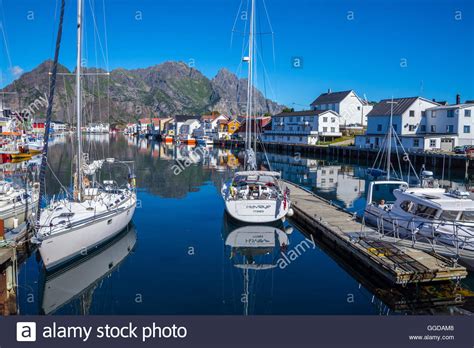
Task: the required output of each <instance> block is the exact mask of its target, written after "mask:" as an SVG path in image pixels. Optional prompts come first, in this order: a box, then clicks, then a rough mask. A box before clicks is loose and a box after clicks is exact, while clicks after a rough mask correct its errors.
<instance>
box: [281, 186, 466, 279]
mask: <svg viewBox="0 0 474 348" xmlns="http://www.w3.org/2000/svg"><path fill="white" fill-rule="evenodd" d="M285 184H286V186H287V187H288V188H289V189H290V190H291V201H292V204H293V210H294V212H295V215H294V217H293V219H295V220H296V221H297V222H298V224H299V225H301V226H302V227H303V228H305V229H307V231H308V232H310V233H320V234H321V236H322V237H324V239H326V240H328V241H329V242H330V244H332V245H333V246H334V247H335V248H339V249H341V252H343V253H348V255H351V256H352V257H354V258H355V259H356V260H357V261H358V262H361V263H362V264H363V265H365V266H366V267H367V269H368V270H369V269H370V270H373V271H375V272H377V273H378V275H379V276H382V277H383V278H385V279H386V280H388V281H389V282H391V283H393V284H399V285H406V284H410V283H427V282H435V281H449V280H460V279H463V278H465V277H466V276H467V270H466V268H465V267H463V266H461V265H459V264H457V263H455V262H454V261H452V260H450V259H448V258H446V257H443V256H441V255H437V254H435V253H430V252H427V251H423V250H418V249H415V248H411V247H407V246H400V245H397V244H395V243H391V242H390V241H387V240H383V239H381V238H377V237H380V236H381V234H380V233H379V232H378V231H376V230H374V229H372V228H369V227H366V226H364V225H363V224H362V223H360V222H358V221H357V220H356V219H355V217H354V216H353V215H351V214H350V213H348V212H346V211H344V210H343V209H341V208H338V207H336V206H334V205H332V204H330V202H327V201H325V200H323V199H322V198H320V197H318V196H316V195H315V194H313V193H311V192H309V191H307V190H305V189H302V188H300V187H299V186H296V185H294V184H292V183H290V182H285Z"/></svg>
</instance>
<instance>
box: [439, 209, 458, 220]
mask: <svg viewBox="0 0 474 348" xmlns="http://www.w3.org/2000/svg"><path fill="white" fill-rule="evenodd" d="M458 215H459V211H456V210H443V212H442V213H441V215H440V216H439V218H440V219H441V220H447V221H455V220H457V219H458Z"/></svg>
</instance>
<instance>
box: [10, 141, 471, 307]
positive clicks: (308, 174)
mask: <svg viewBox="0 0 474 348" xmlns="http://www.w3.org/2000/svg"><path fill="white" fill-rule="evenodd" d="M88 141H89V147H88V148H89V150H90V152H91V153H95V154H97V156H101V155H105V156H114V157H117V158H120V159H123V160H125V159H128V160H134V161H135V166H136V167H135V169H136V173H137V178H138V179H137V181H138V186H139V191H138V197H139V200H140V204H139V207H138V208H137V210H136V213H135V216H134V218H133V225H132V226H130V227H129V230H128V231H124V232H123V233H122V234H121V235H120V236H119V237H118V238H117V239H116V240H114V241H112V242H111V244H110V245H108V246H106V247H105V248H103V249H101V250H99V251H98V252H97V254H95V255H92V256H91V257H89V259H87V260H85V261H83V262H82V263H80V264H78V265H72V267H70V268H69V269H67V270H64V271H63V272H62V273H61V274H59V275H58V274H56V275H48V276H46V275H45V274H44V271H43V270H42V267H41V263H40V261H39V257H38V256H37V255H36V253H33V254H32V255H31V256H30V257H29V258H28V260H27V261H26V262H25V263H24V264H22V266H21V270H20V274H19V284H20V288H19V296H18V298H19V299H18V301H19V307H20V312H21V314H36V313H45V312H46V313H49V310H48V309H47V308H46V307H47V301H46V300H45V299H48V301H51V300H50V299H51V296H56V295H55V294H57V293H60V294H62V295H61V296H59V295H58V296H56V297H55V299H54V301H56V302H57V303H55V305H54V310H53V311H52V313H55V314H85V313H89V314H193V315H194V314H196V315H198V314H235V315H244V314H259V315H260V314H262V315H263V314H335V315H337V314H384V315H385V314H394V313H409V314H414V313H459V312H461V313H462V312H464V311H466V310H468V311H470V310H472V307H473V305H472V301H471V300H469V299H468V298H467V299H466V298H464V297H463V300H462V301H461V302H453V301H452V298H453V297H454V296H455V295H456V294H457V293H458V292H459V291H460V290H459V288H457V289H456V288H455V284H451V283H446V284H442V285H438V286H425V287H423V286H420V287H415V288H393V287H391V286H390V285H388V284H385V283H384V282H383V281H381V280H380V279H376V278H373V274H371V273H370V272H367V271H365V270H364V269H360V268H359V267H358V265H357V264H354V261H353V260H351V259H348V258H347V256H346V255H343V254H342V255H341V254H340V252H335V251H334V250H332V249H331V248H328V247H326V246H325V245H324V244H321V243H320V242H319V241H317V240H316V245H315V246H314V247H313V244H312V243H310V242H309V241H308V240H307V238H309V237H308V235H305V234H303V231H300V229H298V227H297V226H294V225H292V222H291V221H287V222H285V224H284V225H283V226H276V227H275V228H278V229H279V230H282V231H285V230H286V232H291V230H292V233H291V234H288V235H287V238H288V241H289V245H288V246H280V244H279V243H278V241H277V242H276V243H275V246H274V247H269V248H265V249H264V248H253V249H252V248H246V249H245V248H240V249H239V248H232V247H230V246H226V245H225V241H226V239H227V237H228V236H229V234H231V233H232V232H233V231H235V230H237V229H239V228H244V229H245V228H247V229H250V230H251V229H252V227H248V226H242V225H239V224H236V223H235V222H234V221H230V219H228V218H227V217H226V216H225V214H224V203H223V200H222V198H221V197H220V194H219V190H220V185H221V183H222V182H223V181H224V180H225V179H226V178H228V177H229V175H230V170H229V167H233V166H235V165H236V164H237V163H238V154H237V153H236V152H235V151H232V150H231V149H230V150H229V149H228V150H225V149H213V150H210V153H209V154H207V153H206V152H204V151H196V149H190V148H184V147H181V148H179V147H172V146H164V145H160V144H157V143H150V142H147V141H145V140H140V141H137V140H136V139H133V138H125V137H123V136H117V137H111V138H110V139H109V136H108V135H106V136H97V137H93V138H92V137H91V138H90V139H88ZM72 158H73V156H72V153H71V149H70V148H69V145H68V141H67V139H64V140H63V141H61V140H59V141H57V144H55V145H53V146H52V148H51V156H50V161H51V166H52V168H53V169H54V170H55V173H56V175H57V176H58V178H59V180H60V181H61V182H62V184H63V185H65V186H67V185H70V178H71V167H70V166H71V161H72ZM186 158H190V159H191V161H190V162H189V161H188V162H186V165H183V164H182V163H183V160H184V159H186ZM269 161H270V163H271V164H272V168H273V169H275V170H278V171H281V172H282V173H283V176H284V178H286V179H288V180H291V181H293V182H295V183H297V184H300V185H302V186H304V187H307V188H309V189H311V190H313V191H315V192H316V193H318V194H319V195H321V196H323V197H324V198H326V199H328V200H332V201H333V202H335V203H336V204H338V205H340V206H343V207H345V208H347V209H348V210H350V211H352V212H360V211H361V209H363V207H364V205H365V192H366V188H367V184H368V181H366V179H365V168H363V167H360V166H357V165H351V164H347V163H345V164H344V163H339V162H337V161H331V160H328V159H325V160H320V159H306V158H300V157H299V156H297V157H292V156H286V155H277V154H269ZM179 163H181V165H179V166H178V167H176V166H177V165H178V164H179ZM177 168H179V170H178V169H177ZM178 172H179V173H178ZM175 174H178V175H175ZM450 175H451V174H450ZM453 176H454V174H453ZM448 180H449V181H451V182H453V183H454V184H459V185H463V183H462V180H456V179H455V178H454V177H453V178H451V177H449V178H448ZM59 188H60V186H59V184H58V182H57V180H56V179H54V178H52V177H51V176H50V177H49V178H48V193H49V194H54V193H56V192H55V191H59ZM135 238H136V243H134V242H133V241H134V240H135ZM127 243H128V244H127ZM124 245H131V246H133V248H130V251H128V250H127V248H125V247H124ZM292 251H293V252H292ZM296 251H297V252H296ZM111 255H112V256H111ZM113 255H115V256H113ZM291 255H292V256H293V259H291V258H290V256H291ZM295 255H297V256H295ZM109 259H110V260H109ZM111 260H113V261H111ZM102 269H103V271H102ZM472 285H473V284H472V278H470V279H468V280H466V281H464V282H463V283H462V284H461V289H462V291H463V294H464V295H469V294H470V292H469V288H472ZM64 294H67V295H64ZM54 301H53V302H54ZM440 302H443V304H439V303H440Z"/></svg>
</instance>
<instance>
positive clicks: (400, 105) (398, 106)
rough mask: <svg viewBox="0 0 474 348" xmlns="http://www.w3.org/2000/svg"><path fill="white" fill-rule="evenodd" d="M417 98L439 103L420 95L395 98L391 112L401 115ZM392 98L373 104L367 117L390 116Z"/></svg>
mask: <svg viewBox="0 0 474 348" xmlns="http://www.w3.org/2000/svg"><path fill="white" fill-rule="evenodd" d="M418 99H423V100H425V101H427V102H430V103H433V104H436V105H439V104H438V103H436V102H434V101H431V100H427V99H424V98H422V97H408V98H396V99H393V102H394V104H393V114H394V115H402V114H403V113H404V112H405V111H407V110H408V109H409V108H410V106H412V105H413V103H414V102H415V101H417V100H418ZM391 102H392V99H383V100H381V101H380V102H379V103H377V104H375V106H374V108H373V109H372V111H370V112H369V113H368V114H367V117H371V116H390V114H391V109H392V104H391Z"/></svg>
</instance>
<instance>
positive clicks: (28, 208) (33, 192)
mask: <svg viewBox="0 0 474 348" xmlns="http://www.w3.org/2000/svg"><path fill="white" fill-rule="evenodd" d="M38 194H39V187H38V186H37V184H35V185H34V186H33V187H32V188H28V189H25V188H22V187H19V186H18V185H15V184H13V183H12V182H9V181H6V180H2V181H0V220H3V222H4V227H5V228H7V229H10V228H16V227H17V226H18V224H19V220H20V219H21V218H22V217H23V218H24V217H25V216H26V217H28V216H30V215H31V213H32V212H33V211H35V210H36V207H37V204H38Z"/></svg>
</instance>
